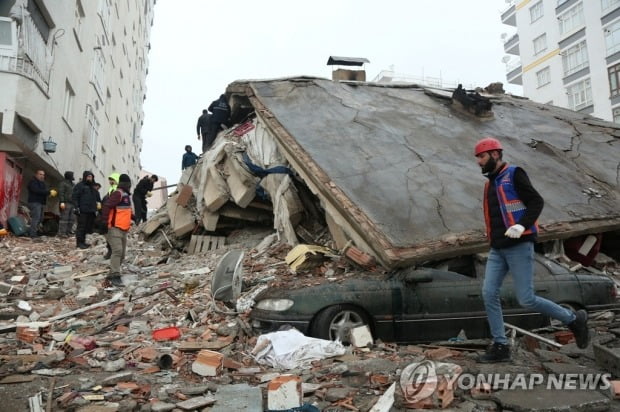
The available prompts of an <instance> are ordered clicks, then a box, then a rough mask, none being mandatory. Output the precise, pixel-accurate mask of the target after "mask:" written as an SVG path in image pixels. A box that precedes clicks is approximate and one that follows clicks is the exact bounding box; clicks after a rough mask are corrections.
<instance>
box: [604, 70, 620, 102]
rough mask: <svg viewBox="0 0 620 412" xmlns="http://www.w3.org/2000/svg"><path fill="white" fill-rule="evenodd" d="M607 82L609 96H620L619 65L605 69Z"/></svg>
mask: <svg viewBox="0 0 620 412" xmlns="http://www.w3.org/2000/svg"><path fill="white" fill-rule="evenodd" d="M607 80H608V81H609V96H610V97H615V96H620V63H617V64H614V65H613V66H610V67H608V68H607ZM614 83H615V85H614Z"/></svg>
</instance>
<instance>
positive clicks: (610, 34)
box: [603, 20, 620, 56]
mask: <svg viewBox="0 0 620 412" xmlns="http://www.w3.org/2000/svg"><path fill="white" fill-rule="evenodd" d="M603 31H604V35H605V48H606V49H607V56H611V55H612V54H614V53H616V52H618V51H620V20H618V21H616V22H615V23H613V24H610V25H609V26H607V27H605V30H603Z"/></svg>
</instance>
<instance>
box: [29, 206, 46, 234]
mask: <svg viewBox="0 0 620 412" xmlns="http://www.w3.org/2000/svg"><path fill="white" fill-rule="evenodd" d="M28 209H30V233H28V234H29V235H30V237H35V236H37V231H38V229H39V225H40V224H41V220H42V218H43V205H42V204H41V203H28Z"/></svg>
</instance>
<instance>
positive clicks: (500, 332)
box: [482, 242, 575, 344]
mask: <svg viewBox="0 0 620 412" xmlns="http://www.w3.org/2000/svg"><path fill="white" fill-rule="evenodd" d="M509 271H510V273H511V274H512V279H513V284H514V289H515V290H514V292H515V295H516V297H517V301H518V302H519V305H521V306H522V307H524V308H527V309H529V310H531V311H533V312H539V313H542V314H543V315H546V316H549V317H552V318H554V319H557V320H559V321H561V322H562V323H564V324H566V325H567V324H569V323H571V322H572V321H573V320H575V314H574V313H573V312H572V311H570V310H568V309H565V308H563V307H562V306H560V305H558V304H556V303H554V302H551V301H550V300H548V299H544V298H541V297H539V296H536V295H535V294H534V281H533V275H534V243H533V242H523V243H519V244H518V245H515V246H511V247H508V248H504V249H494V248H491V251H490V252H489V259H488V260H487V265H486V270H485V274H484V283H483V285H482V297H483V298H484V307H485V309H486V312H487V317H488V321H489V328H490V329H491V336H492V337H493V342H495V343H502V344H507V343H508V340H507V339H506V331H505V328H504V318H503V314H502V304H501V301H500V288H501V286H502V282H503V281H504V278H505V277H506V274H507V273H508V272H509Z"/></svg>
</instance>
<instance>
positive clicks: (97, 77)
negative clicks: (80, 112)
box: [92, 46, 105, 98]
mask: <svg viewBox="0 0 620 412" xmlns="http://www.w3.org/2000/svg"><path fill="white" fill-rule="evenodd" d="M104 74H105V60H104V59H103V53H102V52H101V46H100V47H99V48H98V49H97V50H95V57H94V59H93V73H92V82H93V85H95V90H97V93H98V94H99V97H100V98H101V96H103V85H104V83H105V76H104Z"/></svg>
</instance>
